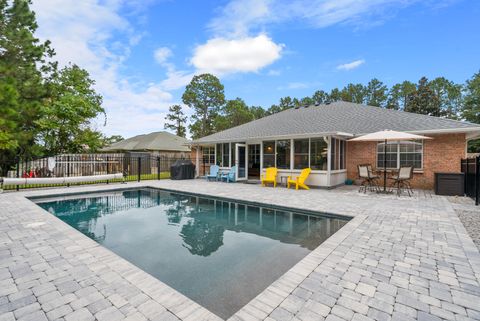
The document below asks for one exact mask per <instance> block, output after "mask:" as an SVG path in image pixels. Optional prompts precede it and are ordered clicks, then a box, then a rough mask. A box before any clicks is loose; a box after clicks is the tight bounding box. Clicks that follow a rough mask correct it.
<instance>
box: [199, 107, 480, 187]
mask: <svg viewBox="0 0 480 321" xmlns="http://www.w3.org/2000/svg"><path fill="white" fill-rule="evenodd" d="M385 129H390V130H396V131H404V132H409V133H415V134H420V135H424V136H429V137H432V138H433V139H431V140H425V141H409V142H407V141H405V142H391V143H390V142H389V143H388V144H387V146H385V144H384V143H377V142H352V141H348V140H349V139H350V138H353V137H357V136H360V135H364V134H368V133H372V132H376V131H380V130H385ZM478 137H480V125H477V124H473V123H468V122H462V121H454V120H449V119H444V118H438V117H432V116H426V115H418V114H412V113H408V112H403V111H396V110H388V109H382V108H378V107H372V106H365V105H360V104H354V103H348V102H342V101H339V102H335V103H331V104H324V105H318V104H317V105H311V106H304V107H300V108H294V109H288V110H285V111H282V112H280V113H277V114H274V115H271V116H267V117H264V118H261V119H258V120H255V121H252V122H249V123H247V124H244V125H241V126H237V127H234V128H230V129H227V130H225V131H222V132H218V133H215V134H213V135H210V136H206V137H202V138H200V139H197V140H195V141H193V142H192V145H193V147H194V150H195V152H194V153H195V161H196V163H197V168H200V167H202V166H203V167H208V166H209V165H211V164H217V165H219V166H220V167H221V168H222V169H224V170H227V169H229V168H230V167H232V166H233V165H237V167H236V176H237V180H238V181H242V180H247V179H258V178H259V176H260V173H262V172H263V171H264V170H265V168H267V167H270V166H275V167H277V168H278V169H279V175H278V180H279V182H280V181H282V180H285V178H286V177H287V176H288V175H298V173H299V172H300V171H301V170H302V169H303V168H305V167H310V168H312V173H311V175H310V177H309V179H308V182H307V183H308V184H309V185H312V186H319V187H327V188H330V187H335V186H338V185H341V184H344V182H345V180H346V179H347V178H349V179H352V180H355V179H356V178H357V175H358V173H357V165H359V164H366V163H368V164H372V166H373V167H374V168H377V167H378V168H382V167H383V155H384V153H383V151H384V148H387V167H388V168H389V170H391V171H394V170H395V169H397V168H399V167H400V166H401V165H412V166H413V167H414V179H413V186H414V187H417V188H427V189H431V188H433V184H434V173H435V172H458V171H459V170H460V160H461V158H464V157H465V155H466V148H467V141H468V140H470V139H474V138H478ZM203 167H202V168H203Z"/></svg>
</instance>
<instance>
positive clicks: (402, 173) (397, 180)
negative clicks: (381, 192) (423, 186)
mask: <svg viewBox="0 0 480 321" xmlns="http://www.w3.org/2000/svg"><path fill="white" fill-rule="evenodd" d="M412 178H413V166H400V169H399V170H398V174H397V175H395V176H393V177H392V179H393V184H392V187H394V188H397V195H399V196H400V194H401V193H402V190H404V189H405V190H406V191H407V193H408V196H412V195H411V194H413V190H412V186H411V185H410V180H411V179H412Z"/></svg>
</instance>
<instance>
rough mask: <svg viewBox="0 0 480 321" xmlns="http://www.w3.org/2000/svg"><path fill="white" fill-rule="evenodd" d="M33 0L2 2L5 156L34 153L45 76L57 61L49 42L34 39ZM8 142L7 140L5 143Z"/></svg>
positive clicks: (0, 90) (0, 116)
mask: <svg viewBox="0 0 480 321" xmlns="http://www.w3.org/2000/svg"><path fill="white" fill-rule="evenodd" d="M30 4H31V2H30V1H25V0H13V1H6V0H1V1H0V83H1V85H0V97H1V98H0V100H2V103H1V104H0V137H1V138H0V139H1V140H2V143H0V151H1V157H2V158H3V159H7V158H12V157H13V156H14V155H18V154H22V155H31V154H33V153H35V150H36V148H35V147H36V146H35V140H36V135H37V133H38V125H37V123H36V121H37V120H38V119H40V117H41V112H42V104H43V99H44V98H45V95H46V91H47V88H46V86H45V81H44V79H43V78H42V77H43V74H49V73H51V72H52V70H53V69H54V68H55V66H56V64H55V63H54V62H51V59H50V58H51V57H52V56H53V55H54V52H53V50H52V49H51V48H50V43H49V42H48V41H46V42H40V41H39V40H38V39H37V38H35V36H34V33H35V31H36V29H37V23H36V21H35V14H34V13H33V11H32V10H30V7H29V5H30ZM5 142H7V143H5Z"/></svg>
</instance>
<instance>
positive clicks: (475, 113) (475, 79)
mask: <svg viewBox="0 0 480 321" xmlns="http://www.w3.org/2000/svg"><path fill="white" fill-rule="evenodd" d="M462 116H463V118H464V119H465V120H468V121H470V122H473V123H477V124H480V71H479V72H477V73H476V74H474V75H473V76H472V78H470V79H469V80H467V82H466V84H465V97H464V102H463V110H462Z"/></svg>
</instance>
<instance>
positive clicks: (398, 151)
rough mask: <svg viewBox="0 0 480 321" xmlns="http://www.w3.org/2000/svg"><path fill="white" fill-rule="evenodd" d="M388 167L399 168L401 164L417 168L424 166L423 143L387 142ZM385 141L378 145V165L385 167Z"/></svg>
mask: <svg viewBox="0 0 480 321" xmlns="http://www.w3.org/2000/svg"><path fill="white" fill-rule="evenodd" d="M386 148H387V168H399V167H400V166H413V168H415V169H421V168H422V159H423V143H422V142H421V141H412V142H400V143H398V142H388V143H387V147H386ZM384 152H385V143H379V144H378V145H377V167H380V168H381V167H383V166H384V164H383V161H384Z"/></svg>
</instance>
